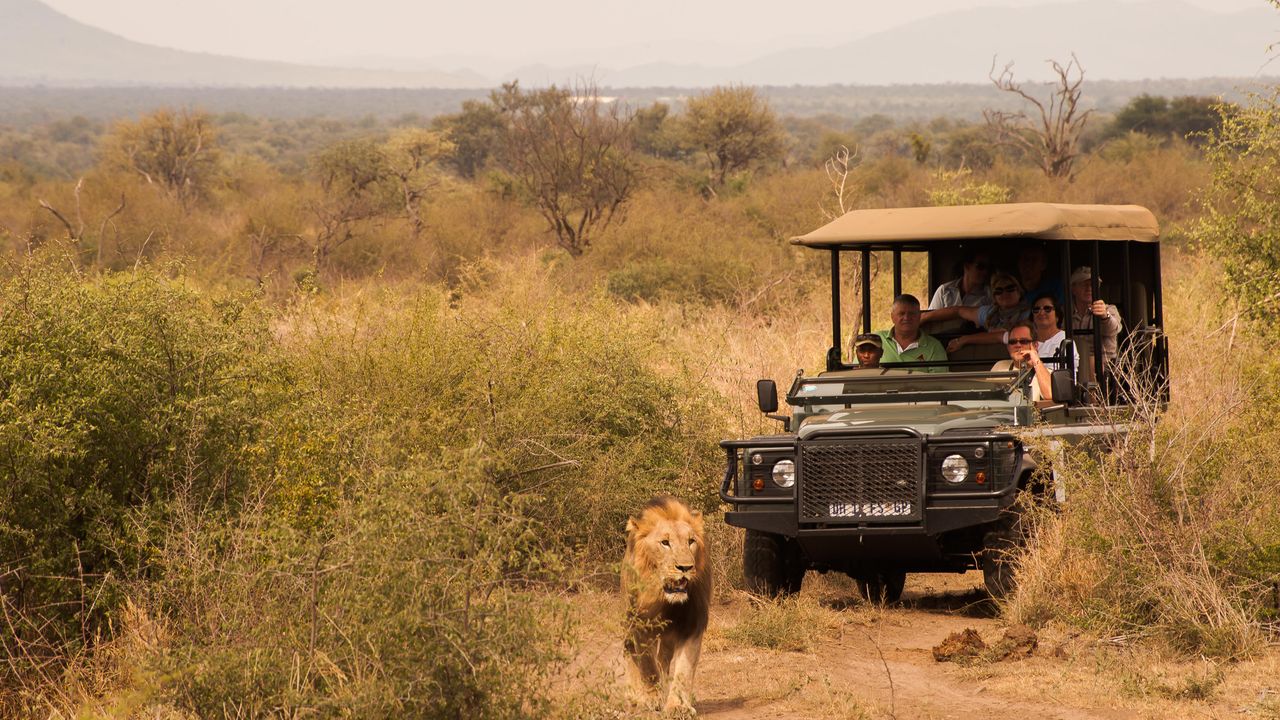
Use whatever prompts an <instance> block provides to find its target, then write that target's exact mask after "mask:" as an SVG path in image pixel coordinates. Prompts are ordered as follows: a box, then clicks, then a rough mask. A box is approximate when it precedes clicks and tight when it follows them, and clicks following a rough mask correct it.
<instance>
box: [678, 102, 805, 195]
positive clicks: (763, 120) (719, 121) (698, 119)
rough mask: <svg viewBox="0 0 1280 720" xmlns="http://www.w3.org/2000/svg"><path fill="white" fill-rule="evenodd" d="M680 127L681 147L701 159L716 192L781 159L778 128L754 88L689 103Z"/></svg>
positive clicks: (766, 105)
mask: <svg viewBox="0 0 1280 720" xmlns="http://www.w3.org/2000/svg"><path fill="white" fill-rule="evenodd" d="M681 123H682V128H681V129H682V137H683V139H684V142H685V144H687V145H688V146H689V147H690V148H692V149H693V150H694V151H696V152H699V153H701V154H702V155H703V157H705V158H706V160H707V164H708V166H709V167H710V170H711V181H712V183H713V184H714V185H715V186H716V187H722V186H724V184H725V181H726V180H727V179H728V177H729V176H730V175H732V174H733V173H737V172H741V171H744V170H748V169H750V168H753V167H755V166H757V165H764V164H768V163H771V162H777V161H778V160H780V159H781V158H782V149H783V136H782V126H781V125H780V124H779V123H778V118H777V117H776V116H775V115H774V114H773V111H772V110H770V109H769V106H768V104H767V103H766V102H765V101H764V99H763V98H762V97H760V95H759V94H758V93H757V92H756V90H755V88H751V87H744V86H739V87H732V86H731V87H716V88H712V89H711V90H709V91H707V92H706V93H704V94H702V95H699V96H697V97H694V98H690V99H689V102H688V105H687V106H686V107H685V112H684V116H683V118H682V120H681Z"/></svg>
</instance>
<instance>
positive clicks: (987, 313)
mask: <svg viewBox="0 0 1280 720" xmlns="http://www.w3.org/2000/svg"><path fill="white" fill-rule="evenodd" d="M991 297H992V298H993V299H994V301H995V302H993V303H992V304H990V305H979V306H976V307H975V306H972V305H957V306H955V307H949V308H942V309H939V310H929V311H928V312H926V313H924V314H923V315H922V316H921V320H922V321H924V322H938V321H942V320H952V319H954V318H957V317H961V318H964V319H965V320H968V321H969V322H971V323H973V324H974V325H977V326H978V327H979V328H981V329H982V332H976V333H972V334H969V335H961V336H960V337H958V338H955V339H953V340H952V341H951V342H949V343H947V352H955V351H957V350H959V349H960V348H962V347H965V346H966V345H973V344H976V343H985V344H996V343H1001V342H1004V341H1005V331H1006V330H1008V329H1009V328H1011V327H1013V326H1014V324H1015V323H1019V322H1026V321H1027V320H1028V319H1029V318H1030V317H1031V310H1030V308H1028V307H1027V306H1026V304H1025V303H1023V302H1022V283H1020V282H1018V278H1016V277H1014V276H1012V275H1010V274H1009V273H1006V272H998V273H995V274H994V275H992V276H991Z"/></svg>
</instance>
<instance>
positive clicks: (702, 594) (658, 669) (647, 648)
mask: <svg viewBox="0 0 1280 720" xmlns="http://www.w3.org/2000/svg"><path fill="white" fill-rule="evenodd" d="M622 592H623V593H624V594H625V595H626V596H627V599H628V604H629V610H628V617H627V620H628V622H627V635H626V638H625V639H624V641H623V647H624V648H625V650H626V653H625V655H626V660H625V662H626V674H627V682H628V683H629V684H630V686H631V689H632V692H633V693H635V695H636V696H637V697H638V698H640V699H642V700H647V699H648V698H650V697H651V693H652V692H653V691H654V690H656V689H658V687H659V685H661V684H662V683H663V682H666V683H667V684H668V687H667V695H666V703H665V705H664V706H663V710H664V711H672V710H679V711H684V712H688V713H693V712H694V709H693V672H694V670H695V668H696V667H697V665H698V655H699V653H700V652H701V650H702V634H703V633H704V632H705V631H706V629H707V619H708V616H709V614H710V610H711V575H710V573H709V572H708V570H707V541H706V537H705V535H704V534H703V526H702V513H701V512H698V511H697V510H692V511H691V510H689V508H688V507H687V506H686V505H685V504H684V503H682V502H680V501H679V500H677V499H675V498H672V497H665V496H659V497H655V498H653V499H652V500H650V501H649V502H647V503H645V505H644V507H643V508H641V509H640V513H639V515H636V516H633V517H631V518H629V519H628V520H627V550H626V554H625V555H624V556H623V559H622Z"/></svg>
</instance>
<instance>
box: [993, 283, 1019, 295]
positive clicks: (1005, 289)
mask: <svg viewBox="0 0 1280 720" xmlns="http://www.w3.org/2000/svg"><path fill="white" fill-rule="evenodd" d="M991 292H993V293H994V294H996V295H1004V294H1005V293H1011V292H1018V286H1017V285H1001V286H1000V287H998V288H992V290H991Z"/></svg>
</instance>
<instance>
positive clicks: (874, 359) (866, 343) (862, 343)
mask: <svg viewBox="0 0 1280 720" xmlns="http://www.w3.org/2000/svg"><path fill="white" fill-rule="evenodd" d="M853 354H854V356H855V357H857V358H858V367H859V368H862V369H871V368H878V367H880V357H881V356H882V355H884V339H883V338H881V337H880V336H879V335H877V334H875V333H862V334H861V335H859V336H858V337H857V338H855V339H854V341H853Z"/></svg>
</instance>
